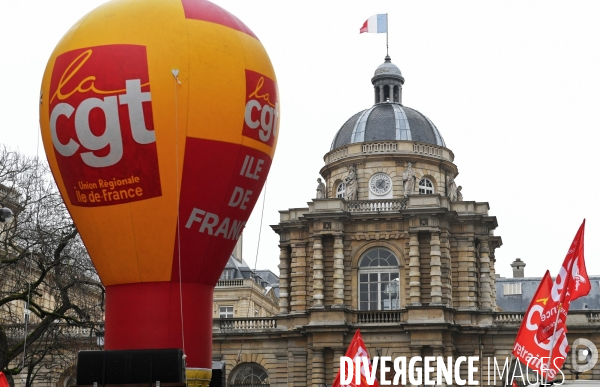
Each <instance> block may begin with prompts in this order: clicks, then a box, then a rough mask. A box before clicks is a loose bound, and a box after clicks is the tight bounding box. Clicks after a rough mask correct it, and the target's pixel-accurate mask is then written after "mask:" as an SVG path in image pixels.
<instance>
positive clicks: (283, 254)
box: [279, 245, 290, 314]
mask: <svg viewBox="0 0 600 387" xmlns="http://www.w3.org/2000/svg"><path fill="white" fill-rule="evenodd" d="M289 280H290V254H289V250H288V246H287V245H279V313H280V314H287V313H289V304H288V302H289V286H290V284H289Z"/></svg>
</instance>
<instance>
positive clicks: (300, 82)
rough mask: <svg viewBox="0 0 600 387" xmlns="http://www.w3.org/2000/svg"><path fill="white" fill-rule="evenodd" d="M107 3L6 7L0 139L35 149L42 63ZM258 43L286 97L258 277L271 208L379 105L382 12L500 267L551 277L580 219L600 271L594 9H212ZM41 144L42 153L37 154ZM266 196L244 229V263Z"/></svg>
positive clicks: (234, 1)
mask: <svg viewBox="0 0 600 387" xmlns="http://www.w3.org/2000/svg"><path fill="white" fill-rule="evenodd" d="M103 2H104V1H102V0H33V1H27V2H14V1H10V2H9V1H0V143H3V144H6V145H8V146H10V147H11V148H13V149H14V148H18V149H20V150H21V151H22V152H23V153H26V154H28V155H35V154H36V152H37V151H38V150H37V144H38V131H39V125H38V100H39V90H40V83H41V78H42V74H43V71H44V68H45V66H46V61H47V59H48V57H49V56H50V53H51V52H52V50H53V49H54V46H55V45H56V43H57V42H58V41H59V39H60V38H61V37H62V35H63V34H64V33H65V32H66V31H67V30H68V28H69V27H70V26H71V25H73V24H74V23H75V22H76V21H77V20H78V19H79V18H80V17H81V16H83V15H84V14H86V13H87V12H89V11H90V10H92V9H93V8H95V7H96V6H98V5H99V4H102V3H103ZM214 2H215V3H217V4H219V5H220V6H222V7H224V8H226V9H227V10H229V11H230V12H232V13H234V14H235V15H236V16H238V17H239V18H240V19H241V20H242V21H244V22H245V23H246V24H247V25H248V26H249V27H250V28H251V29H252V30H253V31H254V32H255V34H256V35H257V36H258V37H259V39H260V40H261V41H262V42H263V44H264V46H265V47H266V49H267V51H268V52H269V55H270V57H271V60H272V62H273V65H274V67H275V71H276V74H277V78H278V83H279V91H280V95H281V101H282V104H281V127H280V138H279V143H278V148H277V152H276V155H275V160H274V163H273V167H272V169H271V174H270V176H269V179H268V182H267V197H266V206H265V210H264V221H263V228H262V236H261V244H260V251H259V256H258V267H259V268H268V269H271V270H273V271H274V272H276V273H277V272H278V269H277V264H278V263H279V258H278V255H279V248H278V246H277V244H278V236H277V235H276V234H275V233H274V232H273V231H272V230H271V229H270V227H268V225H272V224H276V223H277V222H278V221H279V213H278V210H283V209H287V208H294V207H304V206H306V202H307V201H309V200H310V199H311V198H312V197H314V196H315V188H316V185H317V183H316V179H317V177H319V175H318V172H319V169H320V168H321V167H322V166H323V155H324V154H325V153H326V152H327V151H328V150H329V147H330V145H331V141H332V139H333V137H334V135H335V133H336V132H337V130H338V129H339V128H340V127H341V125H342V124H343V123H344V122H345V121H346V120H347V119H348V118H349V117H350V116H352V115H353V114H354V113H357V112H358V111H360V110H363V109H366V108H368V107H370V106H371V105H372V104H373V91H372V85H371V82H370V79H371V77H372V76H373V72H374V70H375V68H376V67H377V66H378V65H379V64H380V63H382V62H383V59H384V56H385V34H379V35H377V34H359V33H358V31H359V28H360V27H361V25H362V23H363V22H364V21H365V20H366V19H367V18H368V17H370V16H372V15H373V14H377V13H386V12H387V13H389V22H390V26H389V44H390V56H391V57H392V61H393V63H395V64H396V65H398V67H399V68H400V69H401V70H402V74H403V75H404V77H405V79H406V82H405V85H404V91H403V102H404V105H406V106H409V107H412V108H414V109H417V110H419V111H420V112H422V113H424V114H425V115H427V116H428V117H429V118H430V119H431V120H432V121H433V122H434V123H435V124H436V126H437V127H438V129H439V130H440V131H441V133H442V135H443V137H444V139H445V141H446V145H447V146H448V147H449V148H450V149H451V150H452V151H453V152H454V154H455V156H456V158H455V163H456V165H457V166H458V169H459V173H460V174H459V176H458V178H457V184H459V185H462V186H463V194H464V197H465V200H476V201H482V202H489V204H490V207H491V209H490V213H491V215H495V216H496V217H497V218H498V223H499V225H500V227H499V228H498V229H497V231H496V235H500V236H502V240H503V242H504V245H503V246H502V247H501V248H500V249H498V250H497V252H496V258H497V262H496V272H497V273H500V274H502V275H503V276H510V275H511V268H510V266H509V265H510V263H511V262H512V261H513V260H514V259H515V258H517V257H519V258H522V259H523V260H524V261H525V262H526V263H527V267H526V268H525V274H526V275H527V276H542V275H543V273H544V271H545V270H546V269H550V272H551V273H552V275H556V273H557V272H558V268H559V266H560V265H561V263H562V260H563V259H564V256H565V253H566V251H567V249H568V247H569V245H570V243H571V240H572V239H573V237H574V235H575V232H576V231H577V228H578V227H579V225H580V223H581V221H582V220H583V218H587V228H586V250H585V251H586V261H587V267H588V273H589V274H596V275H600V258H599V254H600V238H598V234H599V232H600V207H599V206H598V204H597V203H598V201H599V196H600V192H599V187H600V184H599V179H600V173H599V171H598V169H599V167H600V164H599V163H598V156H599V154H600V144H599V142H600V134H599V124H598V117H597V115H598V112H599V108H598V107H599V103H600V94H599V93H600V77H599V75H598V74H599V72H600V23H599V22H598V21H599V20H600V2H595V1H573V2H564V1H563V2H559V1H546V0H544V1H523V0H519V1H506V0H504V1H502V2H482V1H453V0H452V1H448V0H444V1H423V0H418V1H398V0H394V1H373V0H363V1H350V0H344V1H324V0H320V1H313V0H303V1H291V0H285V1H281V0H274V1H261V0H216V1H214ZM41 148H42V147H41V144H40V149H39V152H40V155H41V156H43V155H44V151H43V149H41ZM261 204H262V197H261V198H260V199H259V201H258V203H257V205H256V207H255V210H254V213H253V214H252V217H251V219H250V222H249V224H248V226H247V228H246V231H245V233H244V235H245V239H244V258H245V259H246V261H248V263H249V264H250V266H254V260H255V256H256V249H257V240H258V234H259V226H258V225H259V222H260V211H261Z"/></svg>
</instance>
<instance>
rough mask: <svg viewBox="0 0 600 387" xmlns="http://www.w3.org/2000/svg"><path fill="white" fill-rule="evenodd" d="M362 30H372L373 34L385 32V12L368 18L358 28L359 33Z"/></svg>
mask: <svg viewBox="0 0 600 387" xmlns="http://www.w3.org/2000/svg"><path fill="white" fill-rule="evenodd" d="M363 32H372V33H375V34H381V33H384V32H387V14H385V13H380V14H377V15H373V16H371V17H370V18H368V19H367V21H366V22H365V24H363V26H362V27H361V28H360V33H361V34H362V33H363Z"/></svg>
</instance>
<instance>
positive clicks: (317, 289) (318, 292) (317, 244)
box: [312, 235, 324, 308]
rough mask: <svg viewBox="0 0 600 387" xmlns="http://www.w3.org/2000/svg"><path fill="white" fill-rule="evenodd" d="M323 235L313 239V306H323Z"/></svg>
mask: <svg viewBox="0 0 600 387" xmlns="http://www.w3.org/2000/svg"><path fill="white" fill-rule="evenodd" d="M323 288H324V287H323V237H322V236H321V235H317V236H315V237H314V241H313V306H312V307H313V308H323Z"/></svg>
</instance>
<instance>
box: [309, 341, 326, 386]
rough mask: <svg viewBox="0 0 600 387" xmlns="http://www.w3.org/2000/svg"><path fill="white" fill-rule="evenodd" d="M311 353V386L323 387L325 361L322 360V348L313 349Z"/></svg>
mask: <svg viewBox="0 0 600 387" xmlns="http://www.w3.org/2000/svg"><path fill="white" fill-rule="evenodd" d="M312 352H313V353H312V385H313V386H325V359H324V358H323V348H313V350H312Z"/></svg>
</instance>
